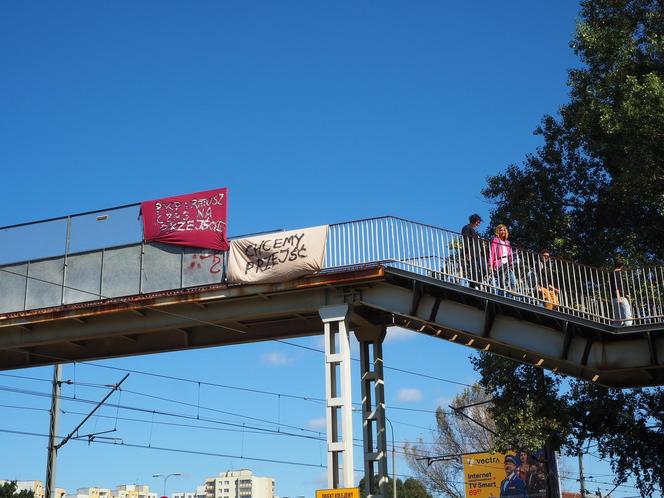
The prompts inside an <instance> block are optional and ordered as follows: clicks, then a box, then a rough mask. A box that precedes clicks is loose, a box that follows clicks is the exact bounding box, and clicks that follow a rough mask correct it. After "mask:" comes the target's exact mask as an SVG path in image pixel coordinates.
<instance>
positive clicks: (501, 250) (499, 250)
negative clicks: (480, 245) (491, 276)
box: [489, 237, 512, 270]
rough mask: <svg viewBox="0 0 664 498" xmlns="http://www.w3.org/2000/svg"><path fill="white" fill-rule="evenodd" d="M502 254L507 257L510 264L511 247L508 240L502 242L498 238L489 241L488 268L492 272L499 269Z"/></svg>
mask: <svg viewBox="0 0 664 498" xmlns="http://www.w3.org/2000/svg"><path fill="white" fill-rule="evenodd" d="M503 254H505V255H507V257H508V259H509V262H510V263H512V246H511V244H510V241H509V240H506V241H505V242H503V241H502V240H500V239H499V238H498V237H494V238H493V239H492V240H491V247H490V248H489V266H490V267H491V268H493V269H494V270H495V269H497V268H499V267H500V265H501V263H502V256H503Z"/></svg>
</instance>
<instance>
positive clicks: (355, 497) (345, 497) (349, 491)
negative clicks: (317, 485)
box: [316, 488, 360, 498]
mask: <svg viewBox="0 0 664 498" xmlns="http://www.w3.org/2000/svg"><path fill="white" fill-rule="evenodd" d="M316 498H360V488H339V489H318V490H316Z"/></svg>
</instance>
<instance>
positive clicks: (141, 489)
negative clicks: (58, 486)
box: [35, 484, 157, 498]
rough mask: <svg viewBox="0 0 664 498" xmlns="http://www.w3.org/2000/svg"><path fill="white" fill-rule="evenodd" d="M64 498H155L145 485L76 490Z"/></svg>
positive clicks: (155, 495)
mask: <svg viewBox="0 0 664 498" xmlns="http://www.w3.org/2000/svg"><path fill="white" fill-rule="evenodd" d="M35 498H36V497H35ZM64 498H157V493H151V492H150V487H149V486H147V485H145V484H122V485H120V486H117V487H116V488H115V489H114V490H111V489H109V488H96V487H92V488H78V489H77V490H76V493H75V494H70V495H66V496H65V497H64Z"/></svg>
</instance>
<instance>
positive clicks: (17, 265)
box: [0, 211, 664, 387]
mask: <svg viewBox="0 0 664 498" xmlns="http://www.w3.org/2000/svg"><path fill="white" fill-rule="evenodd" d="M93 215H94V220H95V221H96V222H97V223H103V222H104V221H107V219H108V218H110V217H113V216H114V215H115V213H114V212H113V211H109V212H108V213H106V212H104V213H102V214H101V215H100V214H99V213H93ZM98 220H100V221H98ZM49 221H53V220H49ZM55 221H57V220H55ZM80 224H81V225H82V226H86V225H85V223H80ZM64 225H65V226H66V227H67V229H66V235H67V238H68V243H67V244H63V245H62V247H67V249H68V250H67V251H61V252H63V253H64V254H60V255H55V256H51V257H45V258H38V259H31V260H30V261H21V262H9V263H5V264H3V265H2V266H0V368H2V369H13V368H20V367H30V366H36V365H45V364H51V363H54V362H68V361H77V360H86V359H93V358H107V357H114V356H124V355H133V354H143V353H154V352H160V351H173V350H180V349H189V348H199V347H207V346H217V345H225V344H236V343H243V342H251V341H259V340H267V339H276V338H286V337H295V336H304V335H312V334H320V333H321V332H322V323H321V317H320V310H321V308H323V307H327V306H335V305H341V304H343V305H348V307H349V315H348V323H349V329H350V330H359V329H362V328H366V327H369V328H372V327H385V326H400V327H404V328H408V329H411V330H415V331H417V332H419V333H422V334H427V335H430V336H432V338H435V339H438V340H446V341H451V342H455V343H458V344H461V345H465V346H467V347H470V348H474V349H477V350H484V351H489V352H492V353H495V354H499V355H502V356H505V357H509V358H513V359H515V360H518V361H522V362H526V363H533V364H535V365H539V366H541V367H542V368H546V369H550V370H554V371H557V372H560V373H564V374H568V375H572V376H574V377H578V378H583V379H587V380H590V381H596V382H599V383H601V384H605V385H608V386H615V387H631V386H650V385H659V384H662V383H664V363H663V362H664V332H662V329H664V313H663V302H662V296H664V269H663V268H661V267H656V268H646V269H636V270H630V271H628V272H625V274H624V277H623V280H624V282H625V284H624V285H625V289H626V290H624V294H625V295H626V297H627V299H629V301H630V303H631V308H632V315H633V316H632V318H631V320H629V321H628V320H625V319H624V318H623V319H622V320H621V319H618V317H616V316H614V307H613V304H612V301H613V299H612V295H611V292H612V291H611V287H612V286H611V280H612V278H613V275H612V272H606V271H603V270H599V269H596V268H591V267H587V266H583V265H578V264H574V263H570V262H566V261H561V260H553V261H552V263H551V266H550V267H549V269H548V270H547V271H550V272H551V274H552V275H555V281H556V285H557V286H558V287H559V289H560V292H559V301H560V303H559V305H558V306H557V307H556V308H555V309H553V310H549V309H546V308H545V307H543V304H544V303H543V301H542V296H541V295H539V294H538V293H537V291H536V289H535V287H536V285H537V282H535V281H534V279H533V278H532V275H533V274H534V270H535V269H536V268H537V264H538V255H537V254H534V253H529V252H527V251H518V250H515V251H514V260H513V265H512V267H511V268H512V271H513V274H514V276H515V282H514V283H513V285H512V286H511V287H510V288H508V289H503V287H504V285H502V283H501V282H499V281H498V279H496V278H492V276H493V275H492V272H490V271H487V270H486V266H484V265H483V268H484V269H483V270H482V271H480V272H478V273H477V274H472V273H471V272H469V267H470V265H471V264H472V262H471V261H469V257H470V256H469V255H470V253H469V251H468V250H467V247H466V245H467V243H468V241H466V240H464V239H463V238H462V237H461V236H460V235H458V234H456V233H454V232H450V231H447V230H443V229H440V228H437V227H433V226H428V225H423V224H420V223H415V222H411V221H407V220H403V219H400V218H395V217H383V218H374V219H367V220H360V221H352V222H348V223H340V224H336V225H330V226H329V232H328V237H327V242H326V252H325V262H324V269H323V270H322V271H320V272H318V273H316V274H313V275H309V276H306V277H303V278H299V279H296V280H291V281H285V282H276V283H269V284H260V283H259V284H255V285H232V284H228V283H227V281H226V262H227V254H225V253H222V252H215V251H204V250H199V249H191V248H182V247H178V246H167V245H162V244H156V243H155V244H145V243H142V242H137V243H130V244H125V245H121V246H114V247H103V248H94V249H91V250H86V251H80V252H72V251H71V242H70V241H71V240H75V239H76V237H75V234H74V233H72V227H76V226H77V225H76V224H75V221H72V220H71V219H70V218H69V219H65V220H64ZM24 227H25V226H24V225H21V226H19V227H18V228H14V227H8V228H6V229H2V230H0V235H2V236H4V235H5V234H6V233H10V232H11V231H12V229H14V230H17V229H19V228H24ZM80 238H81V237H80V236H79V239H80ZM33 243H36V244H37V245H39V244H40V243H41V242H40V241H36V242H33ZM475 243H476V242H473V244H475ZM477 244H478V245H477V247H473V251H474V252H475V253H476V256H475V259H478V260H479V259H482V260H483V259H486V258H488V245H487V244H485V243H484V242H477ZM4 247H7V244H4Z"/></svg>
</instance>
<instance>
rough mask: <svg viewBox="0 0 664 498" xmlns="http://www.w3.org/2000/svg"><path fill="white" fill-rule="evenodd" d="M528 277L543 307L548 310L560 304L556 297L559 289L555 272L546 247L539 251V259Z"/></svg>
mask: <svg viewBox="0 0 664 498" xmlns="http://www.w3.org/2000/svg"><path fill="white" fill-rule="evenodd" d="M530 279H531V281H530V285H531V286H532V287H534V288H535V289H536V290H537V292H538V294H539V295H540V298H541V300H542V302H543V303H544V307H545V308H546V309H548V310H553V309H556V308H557V307H558V305H559V304H560V299H559V297H558V294H559V293H560V290H559V289H558V278H557V273H556V271H555V268H554V265H553V264H552V261H551V253H550V252H549V250H548V249H543V250H542V251H540V254H539V260H538V261H537V263H535V268H533V271H532V272H531V273H530Z"/></svg>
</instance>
